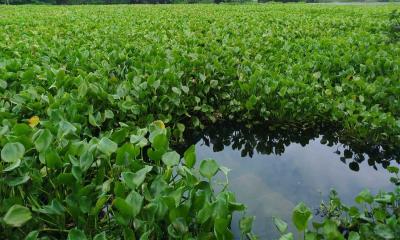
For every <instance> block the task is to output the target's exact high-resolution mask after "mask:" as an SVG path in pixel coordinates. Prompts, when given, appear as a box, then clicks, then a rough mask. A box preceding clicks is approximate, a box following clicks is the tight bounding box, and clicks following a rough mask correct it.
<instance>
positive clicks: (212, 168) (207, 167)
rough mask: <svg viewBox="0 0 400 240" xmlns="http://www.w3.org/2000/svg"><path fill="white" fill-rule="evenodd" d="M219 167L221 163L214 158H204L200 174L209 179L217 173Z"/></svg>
mask: <svg viewBox="0 0 400 240" xmlns="http://www.w3.org/2000/svg"><path fill="white" fill-rule="evenodd" d="M218 169H219V165H218V163H217V162H216V161H215V160H214V159H209V160H203V161H202V162H201V163H200V174H201V175H202V176H203V177H206V178H208V179H210V178H212V177H213V176H214V175H215V174H217V172H218Z"/></svg>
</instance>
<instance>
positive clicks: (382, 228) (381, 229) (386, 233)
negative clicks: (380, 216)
mask: <svg viewBox="0 0 400 240" xmlns="http://www.w3.org/2000/svg"><path fill="white" fill-rule="evenodd" d="M374 233H375V234H376V235H378V236H379V237H381V238H383V239H394V237H395V235H394V232H393V230H392V229H391V228H390V227H389V226H388V225H385V224H382V223H378V224H377V225H376V226H375V227H374Z"/></svg>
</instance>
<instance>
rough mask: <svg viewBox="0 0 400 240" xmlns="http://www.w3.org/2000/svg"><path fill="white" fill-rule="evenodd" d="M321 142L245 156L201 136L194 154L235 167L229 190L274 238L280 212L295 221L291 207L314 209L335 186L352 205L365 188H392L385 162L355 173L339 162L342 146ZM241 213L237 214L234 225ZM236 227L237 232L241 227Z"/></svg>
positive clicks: (264, 236)
mask: <svg viewBox="0 0 400 240" xmlns="http://www.w3.org/2000/svg"><path fill="white" fill-rule="evenodd" d="M320 141H321V137H317V138H315V139H309V142H308V144H307V145H305V146H304V147H303V146H302V145H301V144H299V143H290V144H289V145H288V146H285V148H284V152H283V153H282V154H281V155H276V154H260V153H257V150H255V149H254V155H253V156H252V157H249V156H248V155H247V156H244V157H242V156H241V151H240V150H238V148H237V147H234V148H235V150H234V149H233V148H232V144H231V143H230V144H229V143H228V144H227V142H226V141H225V142H224V145H225V147H224V148H223V150H221V149H219V150H221V151H219V152H214V151H213V147H214V146H213V144H212V143H207V142H208V141H204V140H199V141H198V142H197V144H196V152H197V156H198V159H206V158H214V159H216V160H217V161H218V162H219V163H220V164H221V165H223V166H226V167H228V168H230V169H231V172H230V173H229V181H230V187H229V189H230V190H232V191H233V192H235V194H236V196H237V200H238V201H239V202H242V203H245V204H246V205H247V206H248V211H247V213H248V214H249V215H255V216H256V221H255V223H254V225H253V227H254V228H253V229H254V232H255V233H256V234H258V235H259V236H260V237H261V239H276V238H277V236H278V234H277V231H276V230H275V227H274V225H273V223H272V217H273V216H280V217H281V218H283V219H284V220H286V221H287V222H291V220H290V219H291V211H292V209H293V208H294V206H295V205H296V204H297V203H299V202H300V201H303V202H305V203H306V204H307V205H308V206H309V207H311V208H313V209H316V208H318V206H319V203H320V202H321V200H323V199H325V200H326V199H327V196H328V194H329V191H330V189H332V188H334V189H335V190H337V192H338V193H339V196H340V197H341V198H342V200H343V201H344V202H345V203H352V201H353V199H354V197H355V196H356V195H357V193H358V192H360V191H361V190H362V189H364V188H369V189H370V190H371V191H372V192H377V191H378V190H379V189H388V190H390V189H392V185H391V183H390V182H389V174H388V173H387V171H386V170H385V169H383V167H382V166H381V165H379V164H377V165H376V168H377V170H376V169H374V168H373V167H372V166H368V163H367V161H363V162H362V163H360V164H359V171H353V170H351V169H350V168H349V166H348V163H349V161H347V163H344V162H342V161H343V159H342V161H340V156H339V155H338V154H337V153H335V151H337V150H338V149H339V150H340V151H341V152H343V150H344V149H343V148H341V147H342V146H341V145H337V144H334V145H333V146H327V145H323V144H321V143H320ZM211 142H212V141H211ZM207 144H208V145H209V146H207ZM331 145H332V144H331ZM239 149H240V148H239ZM347 160H349V159H347ZM366 160H368V158H367V157H366ZM239 217H240V216H235V218H236V219H235V220H236V221H234V222H235V223H237V219H238V218H239ZM232 227H233V230H234V232H235V235H236V236H239V235H238V227H237V226H236V225H235V226H232ZM290 228H292V229H293V226H290Z"/></svg>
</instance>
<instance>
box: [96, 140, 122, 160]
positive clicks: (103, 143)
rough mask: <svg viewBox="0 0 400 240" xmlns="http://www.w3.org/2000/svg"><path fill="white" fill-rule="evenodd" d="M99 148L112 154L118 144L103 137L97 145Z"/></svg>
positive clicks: (105, 152) (107, 153)
mask: <svg viewBox="0 0 400 240" xmlns="http://www.w3.org/2000/svg"><path fill="white" fill-rule="evenodd" d="M97 148H98V149H99V150H100V151H101V152H102V153H104V154H106V155H108V156H110V155H111V154H112V153H113V152H115V151H117V148H118V145H117V144H116V143H115V142H113V141H111V140H110V139H108V138H106V137H103V138H102V139H101V140H100V142H99V143H98V145H97Z"/></svg>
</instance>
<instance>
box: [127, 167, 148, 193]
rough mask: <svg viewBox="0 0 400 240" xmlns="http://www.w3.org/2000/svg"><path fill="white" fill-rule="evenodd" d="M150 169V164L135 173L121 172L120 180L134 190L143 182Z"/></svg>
mask: <svg viewBox="0 0 400 240" xmlns="http://www.w3.org/2000/svg"><path fill="white" fill-rule="evenodd" d="M152 169H153V167H152V166H145V167H144V168H142V169H140V170H139V171H137V172H135V173H132V172H123V173H121V177H122V182H124V183H125V184H126V185H127V186H128V187H129V188H130V189H132V190H134V189H136V188H137V187H139V186H140V185H141V184H142V183H143V181H144V179H145V178H146V174H147V173H149V172H150V171H151V170H152Z"/></svg>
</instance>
